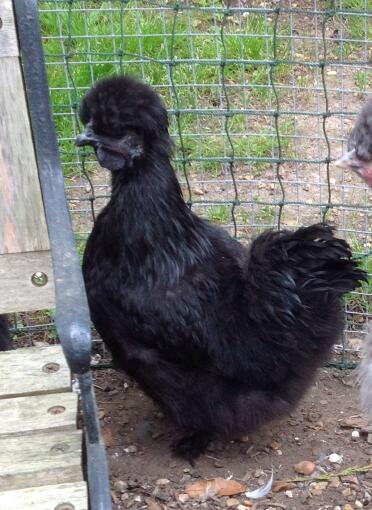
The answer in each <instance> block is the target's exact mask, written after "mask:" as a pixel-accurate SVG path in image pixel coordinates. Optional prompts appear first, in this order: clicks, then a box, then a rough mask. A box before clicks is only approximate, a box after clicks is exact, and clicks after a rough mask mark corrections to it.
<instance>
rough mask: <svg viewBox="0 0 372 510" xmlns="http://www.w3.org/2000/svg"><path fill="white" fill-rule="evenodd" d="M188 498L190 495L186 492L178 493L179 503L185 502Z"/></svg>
mask: <svg viewBox="0 0 372 510" xmlns="http://www.w3.org/2000/svg"><path fill="white" fill-rule="evenodd" d="M189 499H190V496H189V495H188V494H178V501H179V502H180V503H186V501H188V500H189Z"/></svg>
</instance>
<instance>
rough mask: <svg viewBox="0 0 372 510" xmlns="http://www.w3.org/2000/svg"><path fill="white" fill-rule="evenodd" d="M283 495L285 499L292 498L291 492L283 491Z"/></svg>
mask: <svg viewBox="0 0 372 510" xmlns="http://www.w3.org/2000/svg"><path fill="white" fill-rule="evenodd" d="M284 494H285V495H286V496H287V498H293V492H292V491H285V493H284Z"/></svg>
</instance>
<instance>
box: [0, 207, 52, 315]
mask: <svg viewBox="0 0 372 510" xmlns="http://www.w3.org/2000/svg"><path fill="white" fill-rule="evenodd" d="M0 207H1V206H0ZM39 271H41V272H43V273H45V274H46V276H47V278H48V282H47V284H46V285H44V286H42V287H37V286H35V285H34V284H33V283H32V275H33V274H34V273H36V272H39ZM0 281H1V286H0V314H1V313H8V312H31V311H32V310H43V309H45V308H54V305H55V293H54V276H53V267H52V256H51V253H50V251H36V252H28V253H12V254H7V255H0Z"/></svg>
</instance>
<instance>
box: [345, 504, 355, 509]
mask: <svg viewBox="0 0 372 510" xmlns="http://www.w3.org/2000/svg"><path fill="white" fill-rule="evenodd" d="M343 510H354V509H353V507H352V506H351V505H349V503H346V505H344V507H343Z"/></svg>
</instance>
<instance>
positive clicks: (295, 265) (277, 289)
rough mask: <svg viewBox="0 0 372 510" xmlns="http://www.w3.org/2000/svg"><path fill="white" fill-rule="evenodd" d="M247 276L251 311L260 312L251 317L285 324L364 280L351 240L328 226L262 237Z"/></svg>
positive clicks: (258, 241) (255, 242) (255, 247)
mask: <svg viewBox="0 0 372 510" xmlns="http://www.w3.org/2000/svg"><path fill="white" fill-rule="evenodd" d="M246 276H247V284H248V286H247V292H248V293H249V298H250V301H251V303H252V305H253V306H251V312H252V313H253V314H256V315H257V314H258V315H260V317H252V318H254V319H258V320H260V319H263V318H265V320H268V319H269V320H270V319H273V320H275V322H278V321H280V323H281V324H282V325H287V326H291V325H292V324H294V323H296V321H298V320H301V316H302V315H303V313H304V311H306V309H307V308H311V309H313V308H314V305H315V303H316V305H315V306H318V307H319V309H320V308H321V307H322V306H325V307H326V306H327V305H329V304H330V303H334V302H335V300H339V298H340V297H341V296H342V295H343V294H346V293H347V292H350V291H351V290H353V289H355V288H356V287H358V286H359V285H360V282H361V281H363V280H366V273H365V272H364V271H363V270H362V269H360V268H359V267H358V263H357V261H356V260H355V259H353V258H352V253H351V249H350V247H349V245H348V244H347V242H346V241H344V240H343V239H339V238H336V237H335V236H334V233H333V228H332V227H330V226H329V225H326V224H317V225H312V226H310V227H303V228H300V229H298V230H297V231H295V232H290V231H280V232H265V233H264V234H262V235H260V236H259V237H258V238H257V239H256V240H255V241H254V242H253V244H252V247H251V251H250V259H249V264H248V271H247V275H246ZM255 303H256V304H257V306H254V304H255Z"/></svg>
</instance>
